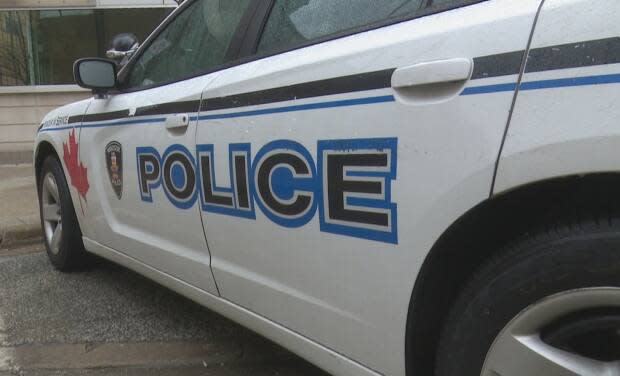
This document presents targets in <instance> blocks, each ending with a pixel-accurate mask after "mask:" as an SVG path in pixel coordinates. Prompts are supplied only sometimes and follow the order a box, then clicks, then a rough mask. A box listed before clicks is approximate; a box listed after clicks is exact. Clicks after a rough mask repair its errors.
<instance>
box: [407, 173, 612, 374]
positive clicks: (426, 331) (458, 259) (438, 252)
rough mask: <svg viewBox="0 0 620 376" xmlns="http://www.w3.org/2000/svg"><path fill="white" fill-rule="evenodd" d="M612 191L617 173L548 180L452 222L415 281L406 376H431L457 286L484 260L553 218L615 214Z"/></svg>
mask: <svg viewBox="0 0 620 376" xmlns="http://www.w3.org/2000/svg"><path fill="white" fill-rule="evenodd" d="M614 192H615V193H614ZM617 192H620V172H610V173H592V174H585V175H570V176H564V177H554V178H549V179H546V180H539V181H535V182H531V183H528V184H526V185H523V186H519V187H516V188H513V189H511V190H508V191H504V192H502V193H500V194H497V195H494V196H493V197H491V198H489V199H487V200H485V201H483V202H482V203H480V204H478V205H477V206H475V207H474V208H472V209H470V210H469V211H468V212H466V213H465V214H464V215H462V216H461V217H460V218H458V219H457V220H456V221H455V222H453V224H452V225H451V226H450V227H449V228H448V229H447V230H446V231H445V232H444V233H443V234H442V235H441V236H440V237H439V239H438V240H437V241H436V242H435V244H434V245H433V247H432V248H431V250H430V252H429V253H428V255H427V257H426V258H425V261H424V263H423V265H422V268H421V269H420V272H419V273H418V275H417V277H416V282H415V285H414V289H413V292H412V295H411V299H410V303H409V311H408V315H407V326H406V343H405V356H406V359H405V361H406V369H407V375H426V374H429V375H430V374H433V367H434V360H435V350H436V348H437V341H438V337H439V334H440V330H441V328H442V326H443V321H444V319H445V317H446V315H447V314H448V312H449V309H450V307H451V306H452V302H453V301H454V300H455V299H456V297H457V296H458V293H459V291H460V287H461V286H462V285H463V284H464V282H466V281H467V279H468V278H469V277H470V276H471V275H472V274H473V273H474V272H475V271H476V269H477V268H478V267H480V266H481V265H482V264H483V263H484V261H485V260H487V259H488V258H489V257H491V256H492V255H493V254H494V253H495V252H496V251H498V250H499V249H500V248H501V247H502V246H504V245H505V244H507V243H509V242H510V241H512V240H515V239H517V238H519V237H520V236H522V235H524V234H526V233H527V232H528V231H531V230H532V229H535V228H540V226H545V224H546V223H555V222H553V219H557V218H558V217H563V218H579V217H580V216H583V215H587V213H588V212H595V213H601V212H603V213H605V214H607V213H609V214H611V213H614V212H615V213H617V212H618V210H617V209H618V207H619V206H620V205H619V203H618V201H620V200H618V199H616V198H615V196H617V195H618V193H617ZM414 370H415V372H414Z"/></svg>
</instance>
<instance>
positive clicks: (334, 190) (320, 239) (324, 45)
mask: <svg viewBox="0 0 620 376" xmlns="http://www.w3.org/2000/svg"><path fill="white" fill-rule="evenodd" d="M274 3H275V4H274V5H273V8H272V10H271V11H270V13H269V14H270V16H269V19H268V21H267V22H266V24H265V25H264V26H263V25H262V24H261V25H258V27H257V28H258V29H260V28H263V30H264V32H263V35H262V38H261V39H260V40H259V41H257V43H256V46H255V45H254V43H253V42H252V41H251V39H250V40H246V42H247V43H246V45H245V47H246V48H247V51H245V52H246V53H247V54H248V57H247V58H248V60H249V61H248V62H247V63H246V64H242V65H239V66H236V67H233V68H230V69H228V70H226V71H223V72H222V73H221V74H220V75H219V77H218V78H217V80H215V81H213V82H211V83H210V84H209V85H208V87H207V88H206V90H205V92H204V94H203V101H202V104H201V112H200V115H199V121H198V127H197V139H196V140H197V164H198V166H199V170H200V171H199V173H198V175H199V179H200V184H201V187H202V193H201V197H200V202H201V206H202V216H203V222H204V225H205V229H206V233H207V238H208V240H209V245H210V249H211V252H212V270H213V272H214V275H215V278H216V280H217V282H218V287H219V289H220V293H221V295H222V296H223V297H224V298H226V299H229V300H230V301H232V302H234V303H236V304H239V305H241V306H243V307H245V308H246V309H249V310H251V311H253V312H256V313H258V314H260V315H263V316H265V317H267V318H269V319H271V320H274V321H276V322H278V323H280V324H281V325H283V326H284V327H286V328H288V329H290V330H292V331H294V332H296V333H299V334H301V335H304V336H306V337H308V338H311V339H312V340H314V341H316V342H317V343H319V344H321V345H323V346H325V348H327V349H330V350H333V351H335V352H337V353H340V354H344V355H347V356H349V357H350V358H352V359H355V360H357V361H359V362H360V363H363V364H364V365H366V366H368V367H370V368H371V369H374V370H377V371H380V372H381V373H385V374H404V363H405V362H404V358H405V356H404V344H405V338H404V335H405V331H406V329H405V325H406V317H407V311H408V307H409V298H410V296H411V292H412V289H413V285H414V281H415V278H416V274H417V272H418V270H419V268H420V267H421V264H422V262H423V261H424V257H425V255H426V252H428V250H429V249H430V248H431V246H432V244H433V243H434V242H435V241H436V239H437V238H438V237H439V235H440V234H441V232H442V231H444V230H445V229H446V228H447V227H448V225H449V224H450V223H452V221H454V219H455V218H458V216H459V215H461V214H463V213H464V212H465V211H466V210H467V209H468V208H470V207H473V206H474V205H475V204H476V203H479V202H481V201H482V200H484V199H486V198H488V196H489V191H490V187H491V182H492V179H493V173H494V167H495V162H496V159H497V156H498V152H499V148H500V144H501V140H502V136H503V133H504V130H505V127H506V123H507V120H508V116H509V111H510V108H511V103H512V100H513V95H514V90H515V85H516V81H517V78H518V73H519V69H520V67H521V63H522V58H523V52H524V50H525V48H526V46H527V42H528V37H529V35H530V31H531V29H532V25H533V22H534V19H535V15H536V12H537V9H538V6H539V4H540V0H523V1H518V2H517V1H509V0H490V1H470V0H452V1H449V0H443V1H426V0H424V1H421V0H420V1H410V0H406V1H402V0H394V1H380V2H378V1H374V0H372V1H371V0H367V1H366V0H356V1H329V2H328V1H320V0H309V1H308V0H304V1H295V0H275V2H274ZM266 13H268V12H266ZM252 30H253V29H252V27H250V29H249V33H251V32H252ZM250 36H251V35H250ZM254 47H256V48H257V50H256V51H254ZM464 251H466V250H464ZM449 277H450V276H446V278H449Z"/></svg>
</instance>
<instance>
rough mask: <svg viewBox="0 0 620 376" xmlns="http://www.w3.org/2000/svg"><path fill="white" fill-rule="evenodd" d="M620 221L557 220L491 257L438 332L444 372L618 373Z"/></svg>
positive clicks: (519, 375)
mask: <svg viewBox="0 0 620 376" xmlns="http://www.w3.org/2000/svg"><path fill="white" fill-rule="evenodd" d="M618 361H620V222H618V220H617V219H616V218H600V219H595V220H592V221H582V222H579V223H573V224H569V225H566V226H563V225H556V226H549V227H548V228H547V229H546V230H545V231H540V232H537V233H536V232H534V233H531V234H529V235H527V237H526V238H524V239H521V240H519V241H517V242H515V243H514V244H512V245H510V246H509V247H507V248H506V249H505V250H504V251H503V252H500V253H499V255H498V256H496V257H495V258H493V259H492V260H490V261H489V262H488V263H487V264H486V265H484V266H483V267H482V268H481V269H479V271H478V272H477V273H476V274H475V276H474V277H473V278H472V279H471V280H470V282H469V283H468V285H466V287H465V288H464V290H463V291H462V292H461V294H460V296H459V297H458V298H457V300H456V302H455V304H454V306H453V308H452V311H451V313H450V315H449V316H448V318H447V320H446V322H445V325H444V329H443V332H442V334H441V338H440V345H439V347H438V350H437V357H436V375H438V376H456V375H458V376H469V375H472V376H473V375H476V376H479V375H482V376H523V375H527V376H556V375H612V374H613V375H616V374H620V373H619V371H620V365H619V364H620V363H618Z"/></svg>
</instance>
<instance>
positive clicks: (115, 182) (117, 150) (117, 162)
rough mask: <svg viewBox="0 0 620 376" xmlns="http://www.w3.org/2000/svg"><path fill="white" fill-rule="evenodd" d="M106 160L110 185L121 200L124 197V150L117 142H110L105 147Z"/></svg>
mask: <svg viewBox="0 0 620 376" xmlns="http://www.w3.org/2000/svg"><path fill="white" fill-rule="evenodd" d="M105 159H106V164H107V166H108V175H109V176H110V183H111V184H112V188H113V189H114V193H116V197H118V199H119V200H120V199H121V197H123V148H122V146H121V144H119V143H118V142H116V141H113V142H110V143H109V144H108V145H107V146H106V147H105Z"/></svg>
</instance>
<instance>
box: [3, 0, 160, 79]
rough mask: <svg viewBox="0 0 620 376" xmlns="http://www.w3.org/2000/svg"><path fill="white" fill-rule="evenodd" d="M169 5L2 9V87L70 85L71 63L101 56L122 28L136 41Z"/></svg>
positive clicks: (121, 31)
mask: <svg viewBox="0 0 620 376" xmlns="http://www.w3.org/2000/svg"><path fill="white" fill-rule="evenodd" d="M170 11H171V8H161V7H160V8H122V9H43V10H16V11H13V10H8V11H0V86H26V85H64V84H73V83H74V81H73V62H74V61H75V60H77V59H79V58H82V57H90V56H99V57H105V51H106V50H107V48H108V43H109V42H110V40H112V38H113V37H114V36H115V35H117V34H119V33H123V32H130V33H133V34H135V35H136V36H137V37H138V39H139V40H140V41H144V39H145V38H146V37H147V36H148V35H149V34H150V33H151V31H152V30H153V29H155V27H156V26H157V25H158V24H159V23H160V22H161V20H162V19H163V18H164V17H165V16H166V15H167V14H168V13H169V12H170Z"/></svg>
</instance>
